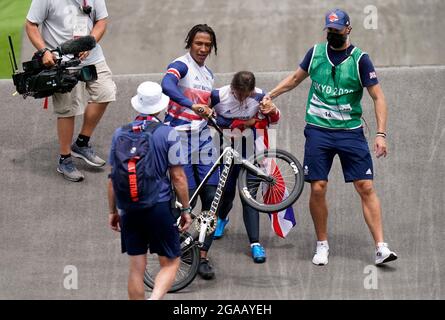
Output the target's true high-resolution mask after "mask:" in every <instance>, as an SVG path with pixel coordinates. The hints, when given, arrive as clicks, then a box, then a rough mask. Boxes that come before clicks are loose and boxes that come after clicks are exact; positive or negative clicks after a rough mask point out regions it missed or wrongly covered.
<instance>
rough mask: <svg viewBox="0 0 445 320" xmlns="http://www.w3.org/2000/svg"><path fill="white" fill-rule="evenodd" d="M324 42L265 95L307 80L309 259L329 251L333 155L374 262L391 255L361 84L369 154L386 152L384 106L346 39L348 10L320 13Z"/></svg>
mask: <svg viewBox="0 0 445 320" xmlns="http://www.w3.org/2000/svg"><path fill="white" fill-rule="evenodd" d="M325 30H327V42H324V43H319V44H316V45H315V46H314V47H313V48H311V49H310V50H309V51H308V52H307V54H306V56H305V57H304V59H303V61H302V62H301V64H300V66H299V68H298V69H297V70H296V71H295V72H294V73H293V74H291V75H290V76H288V77H287V78H285V79H284V80H283V81H281V82H280V83H279V84H278V85H277V86H276V87H275V88H274V89H273V90H271V91H270V92H269V93H268V95H267V96H266V97H265V100H268V99H273V98H276V97H278V96H279V95H281V94H282V93H285V92H287V91H289V90H292V89H293V88H295V87H297V86H298V85H299V84H300V83H301V82H302V81H303V80H304V79H306V78H307V77H308V76H309V77H310V78H311V80H312V85H311V88H310V91H309V96H308V100H307V103H306V118H305V120H306V123H307V125H306V127H305V130H304V135H305V137H306V144H305V155H304V175H305V180H306V181H307V182H309V183H310V184H311V195H310V201H309V208H310V211H311V215H312V219H313V222H314V226H315V232H316V236H317V247H316V251H315V255H314V257H313V259H312V262H313V263H314V264H315V265H326V264H327V263H328V256H329V244H328V231H327V221H328V209H327V203H326V191H327V186H328V175H329V171H330V169H331V165H332V161H333V158H334V156H335V155H338V156H339V158H340V162H341V165H342V169H343V174H344V178H345V182H352V183H353V184H354V187H355V189H356V190H357V192H358V194H359V195H360V198H361V202H362V207H363V214H364V217H365V221H366V223H367V225H368V228H369V230H370V231H371V234H372V237H373V238H374V242H375V263H376V265H380V264H383V263H386V262H389V261H392V260H395V259H397V255H396V254H395V253H394V252H393V251H391V250H390V249H389V247H388V244H387V243H385V242H384V240H383V227H382V217H381V206H380V201H379V198H378V196H377V194H376V191H375V188H374V185H373V174H374V169H373V165H372V159H371V154H370V151H369V147H368V143H367V141H366V138H365V136H364V134H363V128H362V118H361V117H362V106H361V99H362V96H363V88H366V89H367V91H368V93H369V95H370V96H371V98H372V100H373V101H374V107H375V114H376V122H377V131H376V137H375V141H374V153H375V155H376V157H377V158H380V157H381V156H384V157H386V155H387V145H386V121H387V106H386V101H385V96H384V94H383V91H382V88H381V87H380V84H379V82H378V80H377V75H376V72H375V70H374V66H373V64H372V62H371V60H370V58H369V56H368V54H367V53H365V52H363V51H362V50H361V49H360V48H358V47H356V46H354V45H352V44H351V42H350V39H349V34H350V33H351V30H352V27H351V23H350V19H349V16H348V14H347V13H346V12H345V11H343V10H340V9H335V10H332V11H329V12H328V13H327V14H326V16H325Z"/></svg>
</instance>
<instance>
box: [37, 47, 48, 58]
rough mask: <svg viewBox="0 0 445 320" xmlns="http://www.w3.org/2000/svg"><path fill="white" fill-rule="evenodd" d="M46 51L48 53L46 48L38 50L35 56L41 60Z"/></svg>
mask: <svg viewBox="0 0 445 320" xmlns="http://www.w3.org/2000/svg"><path fill="white" fill-rule="evenodd" d="M46 51H49V49H48V48H42V49H40V50H39V51H37V53H36V55H37V56H38V57H39V58H43V56H44V54H45V52H46Z"/></svg>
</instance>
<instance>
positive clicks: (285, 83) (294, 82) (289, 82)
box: [266, 67, 309, 99]
mask: <svg viewBox="0 0 445 320" xmlns="http://www.w3.org/2000/svg"><path fill="white" fill-rule="evenodd" d="M308 76H309V73H307V72H306V71H304V70H303V69H302V68H301V67H298V69H297V70H296V71H295V72H294V73H292V74H291V75H289V76H288V77H286V78H285V79H284V80H282V81H281V82H280V83H279V84H278V85H277V86H276V87H275V88H273V89H272V90H271V91H269V93H268V94H267V95H266V97H269V98H271V99H274V98H276V97H278V96H279V95H281V94H283V93H285V92H288V91H290V90H292V89H294V88H296V87H297V86H298V85H299V84H300V83H301V82H302V81H303V80H304V79H306V78H307V77H308Z"/></svg>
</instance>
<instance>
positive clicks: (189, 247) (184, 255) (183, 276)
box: [144, 232, 200, 292]
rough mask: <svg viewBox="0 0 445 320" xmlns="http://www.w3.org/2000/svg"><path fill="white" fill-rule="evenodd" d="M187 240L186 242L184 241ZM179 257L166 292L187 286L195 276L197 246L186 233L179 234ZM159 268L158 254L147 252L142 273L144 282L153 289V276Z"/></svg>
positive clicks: (196, 269)
mask: <svg viewBox="0 0 445 320" xmlns="http://www.w3.org/2000/svg"><path fill="white" fill-rule="evenodd" d="M186 241H187V242H186ZM180 242H181V257H180V260H181V262H180V264H179V269H178V272H177V273H176V278H175V280H174V281H173V285H172V287H171V289H170V290H169V291H168V292H176V291H179V290H181V289H184V288H185V287H187V286H188V285H189V284H190V283H191V282H192V281H193V280H194V279H195V277H196V274H197V273H198V267H199V259H200V258H199V248H198V246H196V245H195V243H194V240H193V239H192V237H191V236H190V234H188V233H186V232H185V233H181V234H180ZM159 270H160V266H159V262H158V255H157V254H148V256H147V267H146V269H145V274H144V283H145V285H146V286H147V287H149V288H150V289H153V287H154V283H155V278H156V276H157V275H158V273H159Z"/></svg>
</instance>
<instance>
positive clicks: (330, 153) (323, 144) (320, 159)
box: [303, 124, 374, 182]
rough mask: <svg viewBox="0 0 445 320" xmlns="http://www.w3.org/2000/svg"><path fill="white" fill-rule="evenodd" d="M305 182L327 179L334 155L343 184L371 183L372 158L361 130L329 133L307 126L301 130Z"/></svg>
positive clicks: (329, 131)
mask: <svg viewBox="0 0 445 320" xmlns="http://www.w3.org/2000/svg"><path fill="white" fill-rule="evenodd" d="M304 136H305V137H306V143H305V146H304V165H303V168H304V180H305V181H307V182H310V181H317V180H325V181H327V180H328V175H329V171H330V170H331V166H332V161H333V160H334V156H335V155H336V154H338V156H339V158H340V163H341V166H342V169H343V176H344V178H345V182H353V181H356V180H372V179H373V178H374V175H373V172H374V169H373V166H372V158H371V154H370V152H369V147H368V142H367V141H366V138H365V135H364V134H363V128H358V129H353V130H330V129H324V128H319V127H315V126H312V125H309V124H308V125H306V128H305V129H304Z"/></svg>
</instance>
